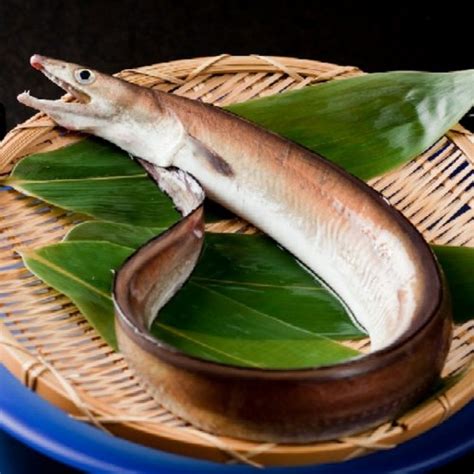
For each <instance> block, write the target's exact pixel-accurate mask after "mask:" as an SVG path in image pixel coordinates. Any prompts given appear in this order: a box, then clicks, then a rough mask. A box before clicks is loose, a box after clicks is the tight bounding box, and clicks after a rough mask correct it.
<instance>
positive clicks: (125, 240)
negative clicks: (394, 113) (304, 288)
mask: <svg viewBox="0 0 474 474" xmlns="http://www.w3.org/2000/svg"><path fill="white" fill-rule="evenodd" d="M161 230H162V229H150V228H137V227H133V226H127V225H120V224H113V223H107V222H100V221H95V222H85V223H83V224H79V225H78V226H76V227H74V228H73V229H72V230H71V231H70V233H69V234H68V235H67V237H66V239H67V240H75V241H77V240H101V241H107V242H113V243H117V244H119V245H120V244H123V245H129V246H131V247H134V248H138V247H139V246H141V245H143V244H144V243H145V242H147V241H148V240H150V238H153V237H154V236H155V235H158V234H159V233H160V232H161ZM240 237H243V239H244V240H243V242H238V239H239V238H240ZM220 238H221V237H216V236H214V235H208V240H209V241H211V242H214V241H215V242H216V244H218V242H217V241H218V240H219V239H220ZM254 238H255V239H256V238H257V236H232V235H229V236H228V235H224V236H222V239H223V242H222V243H221V245H222V254H224V255H225V252H230V254H231V255H232V259H235V262H241V263H242V266H247V268H251V266H252V260H251V259H253V258H254V254H247V253H246V250H245V248H240V247H237V246H238V245H244V247H245V244H244V242H251V239H254ZM258 238H260V237H258ZM233 239H235V240H233ZM270 242H271V241H270V240H269V239H265V240H264V241H261V242H259V243H257V245H256V246H255V247H254V248H255V249H256V248H258V245H259V244H261V245H262V246H265V247H267V246H268V245H270ZM229 245H230V247H228V248H226V249H225V247H224V246H229ZM232 245H235V246H236V248H232ZM252 245H253V244H252ZM431 247H432V249H433V251H434V252H435V254H436V256H437V258H438V261H439V263H440V265H441V267H442V269H443V271H444V274H445V276H446V279H447V281H448V284H449V288H450V292H451V299H452V303H453V316H454V321H455V322H456V323H463V322H465V321H467V320H469V319H471V318H472V317H473V315H474V292H473V291H471V289H472V288H474V272H473V271H472V269H473V268H474V248H470V247H456V246H446V245H432V246H431ZM262 255H265V258H268V259H269V262H268V265H269V268H272V270H271V271H272V272H273V275H274V276H275V277H278V275H279V267H278V265H276V266H275V265H274V263H273V258H275V257H274V256H273V255H271V254H270V253H267V251H266V249H265V250H264V251H263V253H262ZM216 261H218V260H216ZM211 262H213V261H212V260H211ZM204 263H205V265H208V263H207V261H206V262H201V266H200V267H198V268H199V271H200V272H201V273H202V276H203V277H205V276H207V275H212V274H214V273H213V272H217V273H216V275H215V276H214V278H220V276H219V271H221V270H222V268H223V267H225V265H226V262H225V261H222V260H221V261H220V262H219V265H222V266H223V267H219V266H218V267H217V268H212V267H208V266H204ZM260 263H261V264H263V261H261V262H260ZM287 268H290V266H289V265H288V267H287ZM197 270H198V269H196V271H197ZM227 270H228V269H227ZM227 270H225V271H227ZM241 270H242V269H241ZM266 297H268V298H271V296H270V294H268V293H267V296H266ZM330 317H333V316H332V315H331V316H330Z"/></svg>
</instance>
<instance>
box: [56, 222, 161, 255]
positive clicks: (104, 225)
mask: <svg viewBox="0 0 474 474" xmlns="http://www.w3.org/2000/svg"><path fill="white" fill-rule="evenodd" d="M164 230H166V228H161V227H137V226H133V225H127V224H118V223H115V222H102V221H88V222H83V223H81V224H79V225H76V226H75V227H73V228H72V229H71V230H70V231H69V232H68V234H67V235H66V237H65V238H64V240H65V241H68V242H71V241H78V240H79V241H82V240H91V241H104V242H111V243H113V244H117V245H122V246H124V247H130V248H133V249H137V248H138V247H140V246H141V245H143V244H144V243H146V242H148V241H149V240H150V239H152V238H153V237H156V236H157V235H159V234H161V233H162V232H163V231H164Z"/></svg>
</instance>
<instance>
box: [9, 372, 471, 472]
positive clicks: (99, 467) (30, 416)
mask: <svg viewBox="0 0 474 474" xmlns="http://www.w3.org/2000/svg"><path fill="white" fill-rule="evenodd" d="M0 387H1V389H0V428H1V429H3V430H5V431H6V432H7V433H9V434H11V435H12V436H13V437H15V438H17V439H18V440H20V441H22V442H24V443H26V444H27V445H29V446H31V447H32V448H34V449H37V450H38V451H40V452H42V453H43V454H46V455H47V456H50V457H52V458H54V459H56V460H58V461H60V462H63V463H65V464H68V465H69V466H73V467H75V468H78V469H81V470H84V471H87V472H120V473H128V472H130V473H132V472H133V473H183V472H193V473H196V474H198V473H216V472H219V473H224V472H225V473H231V474H240V473H255V472H256V471H255V468H252V467H249V466H241V465H222V464H215V463H212V462H208V461H198V460H195V459H191V458H186V457H183V456H178V455H174V454H169V453H165V452H162V451H158V450H155V449H151V448H146V447H144V446H141V445H138V444H135V443H132V442H130V441H125V440H123V439H120V438H115V437H113V436H110V435H108V434H106V433H104V432H102V431H100V430H98V429H96V428H93V427H91V426H89V425H87V424H85V423H81V422H78V421H74V420H73V419H71V418H69V417H68V416H67V415H66V414H65V413H64V412H62V411H61V410H59V409H58V408H56V407H54V406H53V405H51V404H50V403H48V402H46V401H45V400H43V399H42V398H40V397H39V396H37V395H36V394H34V393H33V392H31V391H29V390H28V389H26V388H25V387H24V386H23V385H22V384H21V383H20V382H19V381H18V380H17V379H16V378H15V377H13V375H11V374H10V373H9V372H8V371H7V370H6V369H5V368H4V367H3V366H2V365H0ZM468 420H471V422H472V420H474V402H471V403H470V404H469V405H467V406H466V407H464V408H463V410H462V411H461V412H460V413H457V414H456V415H454V416H452V417H451V418H449V419H448V420H447V421H445V422H444V423H443V424H442V425H440V426H438V427H436V428H433V429H432V430H430V431H429V432H427V433H425V434H424V435H422V436H419V437H417V438H415V439H413V440H411V441H407V442H406V443H403V444H402V445H400V446H398V447H397V448H394V449H390V450H388V451H384V452H379V453H375V454H371V455H368V456H364V457H361V458H358V459H354V460H352V461H346V462H344V463H337V464H323V465H318V466H305V467H299V468H295V467H292V468H267V469H266V470H265V472H270V473H288V474H289V473H295V474H303V473H316V474H329V473H331V474H340V473H347V472H354V473H359V472H363V473H364V474H371V473H374V474H375V473H377V474H380V473H382V472H383V473H402V472H403V473H420V472H426V471H427V470H430V469H433V468H436V467H440V466H442V465H444V464H446V463H448V462H450V461H452V460H454V459H456V458H457V457H459V456H462V455H465V454H467V453H468V452H469V451H472V450H474V436H473V432H472V423H469V421H468Z"/></svg>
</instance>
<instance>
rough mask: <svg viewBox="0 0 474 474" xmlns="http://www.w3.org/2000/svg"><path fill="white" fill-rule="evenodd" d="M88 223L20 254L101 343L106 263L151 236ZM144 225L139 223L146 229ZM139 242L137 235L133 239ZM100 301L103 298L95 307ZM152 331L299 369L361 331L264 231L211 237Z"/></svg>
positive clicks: (212, 352)
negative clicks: (56, 240)
mask: <svg viewBox="0 0 474 474" xmlns="http://www.w3.org/2000/svg"><path fill="white" fill-rule="evenodd" d="M111 225H112V226H115V225H114V224H110V223H86V224H82V225H81V226H80V229H79V231H77V232H72V233H71V234H69V236H68V239H69V240H68V241H66V242H64V243H61V244H54V245H50V246H48V247H44V248H42V249H40V250H37V251H34V252H29V253H28V254H25V255H24V260H25V263H26V265H27V266H28V268H30V269H31V270H32V271H33V272H34V273H35V274H36V275H38V276H39V277H40V278H41V279H42V280H44V281H46V282H47V283H48V284H50V285H51V286H53V287H54V288H56V289H57V290H59V291H61V292H63V293H65V294H67V295H68V296H69V297H70V298H71V299H72V300H73V301H74V302H75V303H76V304H77V305H78V307H79V309H80V310H81V311H82V312H83V314H84V315H85V316H86V317H87V318H88V319H89V321H90V322H91V323H92V324H93V325H94V326H95V327H96V328H97V329H98V330H99V332H100V333H101V334H102V335H103V336H104V338H105V339H106V340H107V341H114V337H115V336H114V333H113V324H112V321H113V308H112V306H111V303H110V288H111V284H112V269H116V268H118V266H119V265H120V264H121V262H122V261H123V260H124V259H125V258H126V257H127V256H128V255H129V254H130V253H131V252H132V251H133V248H132V247H123V246H120V245H117V244H115V243H111V242H107V241H102V242H99V241H76V240H74V239H75V238H78V237H80V238H87V237H94V238H97V237H99V236H100V228H101V227H102V231H103V235H104V237H105V239H111V240H114V241H120V240H122V241H126V242H128V243H129V244H133V243H135V244H136V245H141V244H142V243H143V241H144V240H147V239H148V236H146V235H145V233H144V234H143V235H140V234H139V233H137V232H136V229H133V228H129V229H128V230H129V231H130V232H129V233H128V234H127V229H126V228H125V226H120V225H117V226H116V231H117V232H110V231H111V230H112V227H111ZM142 230H145V229H142ZM134 239H135V241H134ZM97 299H100V302H101V304H100V305H95V303H94V302H95V301H96V300H97ZM152 332H153V334H154V335H155V336H156V337H158V338H159V339H160V340H163V341H165V342H168V343H170V344H172V345H174V346H175V347H178V348H180V349H181V350H183V351H186V352H188V353H190V354H192V355H195V356H199V357H204V358H207V359H210V360H214V361H219V362H224V363H229V364H234V365H243V366H258V367H267V368H296V367H309V366H315V365H324V364H330V363H335V362H338V361H341V360H345V359H347V358H349V357H353V356H355V355H357V354H358V352H357V351H354V350H352V349H349V348H347V347H345V346H344V345H341V344H340V343H338V342H336V340H338V339H347V338H357V337H361V336H362V335H363V334H362V333H361V332H360V331H359V330H358V329H357V328H356V327H355V326H354V325H353V324H352V322H351V320H350V319H349V317H348V316H347V314H346V312H345V310H344V308H343V306H342V305H341V303H340V302H339V301H338V300H337V299H336V298H335V297H334V296H333V295H332V294H331V293H329V292H328V291H327V290H326V289H325V288H323V287H322V286H321V284H319V283H318V282H317V281H315V279H314V278H313V277H312V276H311V275H310V274H309V273H307V272H306V271H305V270H303V269H302V268H301V267H300V266H298V265H297V264H296V263H295V262H294V260H293V258H292V257H291V256H290V255H289V254H288V253H287V252H285V251H284V250H281V249H280V248H278V247H276V246H275V245H274V244H273V242H272V241H271V240H270V239H268V238H267V237H263V236H245V235H229V234H208V235H207V236H206V245H205V250H204V252H203V255H202V257H201V259H200V261H199V263H198V265H197V267H196V269H195V271H194V272H193V275H192V277H191V278H190V280H189V281H188V282H187V283H186V285H185V286H184V287H183V288H182V289H181V290H180V291H179V292H178V294H177V295H176V296H175V297H174V298H173V299H172V301H171V302H170V303H168V304H167V305H166V306H165V308H163V310H162V311H161V312H160V315H159V318H158V320H157V321H156V322H155V323H154V325H153V327H152Z"/></svg>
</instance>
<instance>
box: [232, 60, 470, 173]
mask: <svg viewBox="0 0 474 474" xmlns="http://www.w3.org/2000/svg"><path fill="white" fill-rule="evenodd" d="M473 105H474V69H473V70H469V71H460V72H453V73H423V72H389V73H380V74H367V75H364V76H360V77H354V78H350V79H344V80H340V81H330V82H327V83H325V84H320V85H315V86H311V87H305V88H303V89H301V90H298V91H294V92H288V93H284V94H278V95H274V96H271V97H265V98H262V99H257V100H253V101H248V102H243V103H241V104H235V105H230V106H228V107H227V109H228V110H230V111H231V112H234V113H236V114H238V115H240V116H242V117H245V118H246V119H248V120H251V121H253V122H255V123H258V124H259V125H261V126H263V127H265V128H268V129H269V130H272V131H274V132H276V133H278V134H280V135H283V136H284V137H287V138H289V139H290V140H293V141H295V142H296V143H300V144H301V145H304V146H306V147H308V148H310V149H311V150H313V151H316V152H318V153H320V154H322V155H323V156H325V157H326V158H328V159H329V160H331V161H334V162H335V163H337V164H338V165H339V166H341V167H342V168H344V169H345V170H347V171H349V172H350V173H352V174H354V175H356V176H358V177H359V178H362V179H369V178H372V177H374V176H378V175H380V174H382V173H384V172H386V171H389V170H391V169H393V168H396V167H398V166H400V165H401V164H403V163H405V162H407V161H408V160H410V159H411V158H414V157H415V156H417V155H419V154H420V153H422V152H423V151H425V150H426V149H427V148H428V147H430V146H431V145H432V144H433V143H434V142H435V141H436V140H438V139H439V138H440V137H441V136H442V135H443V134H444V133H445V132H446V131H447V130H449V129H450V128H451V127H452V126H453V125H454V124H456V123H457V122H458V121H459V120H460V118H461V117H462V116H463V115H464V114H465V113H466V112H467V111H468V110H469V109H470V108H471V107H472V106H473Z"/></svg>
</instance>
